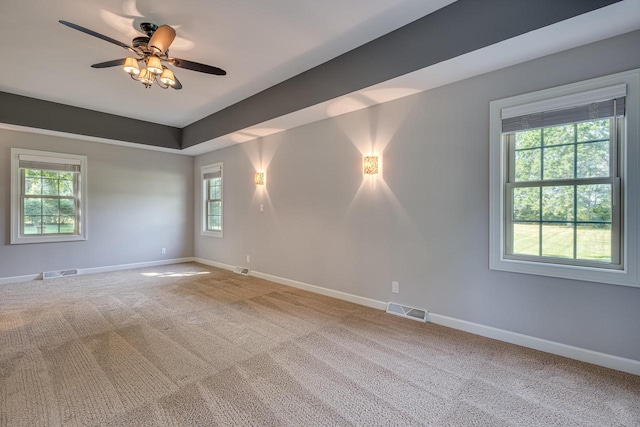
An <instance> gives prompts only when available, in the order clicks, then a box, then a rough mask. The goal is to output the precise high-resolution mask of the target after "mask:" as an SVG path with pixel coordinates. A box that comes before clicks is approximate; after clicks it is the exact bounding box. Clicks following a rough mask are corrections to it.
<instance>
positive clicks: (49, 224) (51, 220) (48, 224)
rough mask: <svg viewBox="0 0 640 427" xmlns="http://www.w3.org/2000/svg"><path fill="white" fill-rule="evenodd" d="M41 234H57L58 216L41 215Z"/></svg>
mask: <svg viewBox="0 0 640 427" xmlns="http://www.w3.org/2000/svg"><path fill="white" fill-rule="evenodd" d="M42 225H43V226H44V228H43V230H44V231H43V234H58V233H59V231H58V217H57V216H43V217H42Z"/></svg>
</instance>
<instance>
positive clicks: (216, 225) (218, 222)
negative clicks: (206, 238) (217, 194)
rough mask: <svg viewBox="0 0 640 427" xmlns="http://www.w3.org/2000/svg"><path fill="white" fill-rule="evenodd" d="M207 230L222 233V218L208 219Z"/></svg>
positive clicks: (210, 217) (214, 216)
mask: <svg viewBox="0 0 640 427" xmlns="http://www.w3.org/2000/svg"><path fill="white" fill-rule="evenodd" d="M207 229H209V230H213V231H220V230H221V229H222V218H221V217H219V216H217V215H211V216H209V217H208V218H207Z"/></svg>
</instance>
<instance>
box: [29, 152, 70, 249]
mask: <svg viewBox="0 0 640 427" xmlns="http://www.w3.org/2000/svg"><path fill="white" fill-rule="evenodd" d="M23 162H24V161H23V160H20V165H19V168H20V207H19V208H18V209H19V212H20V219H19V221H20V230H19V235H20V237H33V236H77V235H80V226H81V210H80V206H81V205H80V167H79V165H78V166H77V170H70V168H64V167H65V166H74V167H73V169H75V166H76V165H63V164H46V163H40V165H41V166H42V167H37V168H36V167H33V166H34V165H33V164H31V163H30V164H28V165H25V166H23ZM57 166H62V167H63V168H60V169H57V168H56V167H57ZM27 169H31V170H39V171H52V172H74V173H73V196H61V195H53V194H26V179H27V177H26V173H25V171H26V170H27ZM28 199H43V200H44V199H49V200H71V201H73V213H74V215H73V218H74V229H73V232H71V233H43V232H42V230H40V231H41V232H40V233H34V234H26V233H25V232H24V231H25V219H26V217H29V216H40V217H45V216H53V217H58V218H60V217H61V216H68V215H60V212H58V215H44V213H42V212H41V214H40V215H27V214H26V212H25V209H24V206H25V201H26V200H28Z"/></svg>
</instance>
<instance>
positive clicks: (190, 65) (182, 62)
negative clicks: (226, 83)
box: [168, 58, 227, 76]
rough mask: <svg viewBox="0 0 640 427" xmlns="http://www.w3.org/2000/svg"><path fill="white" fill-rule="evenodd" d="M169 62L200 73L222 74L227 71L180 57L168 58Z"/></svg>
mask: <svg viewBox="0 0 640 427" xmlns="http://www.w3.org/2000/svg"><path fill="white" fill-rule="evenodd" d="M168 61H169V63H170V64H172V65H175V66H176V67H178V68H184V69H185V70H191V71H198V72H200V73H207V74H215V75H216V76H224V75H226V74H227V72H226V71H225V70H223V69H221V68H218V67H212V66H211V65H205V64H199V63H197V62H193V61H187V60H186V59H180V58H169V59H168Z"/></svg>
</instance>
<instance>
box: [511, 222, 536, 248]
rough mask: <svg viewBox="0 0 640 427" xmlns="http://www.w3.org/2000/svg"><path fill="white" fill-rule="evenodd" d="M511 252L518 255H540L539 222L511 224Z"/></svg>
mask: <svg viewBox="0 0 640 427" xmlns="http://www.w3.org/2000/svg"><path fill="white" fill-rule="evenodd" d="M513 253H514V254H520V255H536V256H538V255H540V224H539V223H516V224H513Z"/></svg>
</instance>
